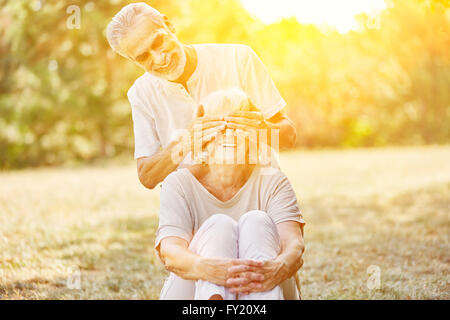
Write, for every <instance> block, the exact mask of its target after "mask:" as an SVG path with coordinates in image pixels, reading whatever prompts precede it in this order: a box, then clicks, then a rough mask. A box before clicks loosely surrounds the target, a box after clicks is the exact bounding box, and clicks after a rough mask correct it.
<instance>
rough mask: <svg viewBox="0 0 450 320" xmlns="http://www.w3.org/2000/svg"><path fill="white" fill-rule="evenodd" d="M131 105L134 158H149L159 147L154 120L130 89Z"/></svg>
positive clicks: (140, 99) (134, 90)
mask: <svg viewBox="0 0 450 320" xmlns="http://www.w3.org/2000/svg"><path fill="white" fill-rule="evenodd" d="M128 100H129V101H130V105H131V116H132V118H133V131H134V158H135V159H137V158H141V157H149V156H152V155H154V154H155V153H157V152H158V151H159V149H160V147H161V144H160V142H159V138H158V134H157V132H156V126H155V120H154V118H153V117H152V116H151V115H150V114H149V112H148V111H147V110H146V109H145V107H144V106H145V102H144V101H143V99H142V98H141V97H140V96H139V95H138V93H137V89H136V88H135V87H132V88H131V89H130V90H129V91H128Z"/></svg>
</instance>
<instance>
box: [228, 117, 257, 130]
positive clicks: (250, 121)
mask: <svg viewBox="0 0 450 320" xmlns="http://www.w3.org/2000/svg"><path fill="white" fill-rule="evenodd" d="M224 120H225V121H227V123H230V122H232V123H237V124H245V125H247V126H252V127H257V128H262V127H263V124H264V123H263V122H262V121H261V120H255V119H248V118H242V117H225V118H224Z"/></svg>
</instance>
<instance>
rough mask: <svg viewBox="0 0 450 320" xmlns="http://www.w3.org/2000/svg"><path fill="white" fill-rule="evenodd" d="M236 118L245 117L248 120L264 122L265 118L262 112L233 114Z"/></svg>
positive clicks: (238, 112) (237, 112)
mask: <svg viewBox="0 0 450 320" xmlns="http://www.w3.org/2000/svg"><path fill="white" fill-rule="evenodd" d="M231 115H232V116H235V117H243V118H248V119H256V120H264V116H263V115H262V113H261V112H260V111H242V110H241V111H236V112H233V113H232V114H231Z"/></svg>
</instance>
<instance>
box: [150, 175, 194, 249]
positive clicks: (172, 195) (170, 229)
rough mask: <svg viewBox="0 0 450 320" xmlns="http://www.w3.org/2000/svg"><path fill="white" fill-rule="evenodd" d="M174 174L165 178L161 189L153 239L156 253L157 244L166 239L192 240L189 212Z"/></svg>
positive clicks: (191, 223)
mask: <svg viewBox="0 0 450 320" xmlns="http://www.w3.org/2000/svg"><path fill="white" fill-rule="evenodd" d="M175 173H176V172H175ZM175 173H172V174H170V175H169V176H167V178H166V179H165V180H164V182H163V184H162V188H161V195H160V211H159V226H158V230H157V232H156V239H155V249H156V250H157V251H158V253H159V244H160V242H161V240H162V239H164V238H166V237H178V238H181V239H184V240H186V241H187V242H190V241H191V240H192V229H193V220H192V216H191V212H190V210H189V207H188V205H187V201H186V199H185V198H184V196H183V194H182V193H181V188H180V187H179V185H178V184H177V181H176V179H175V176H174V174H175Z"/></svg>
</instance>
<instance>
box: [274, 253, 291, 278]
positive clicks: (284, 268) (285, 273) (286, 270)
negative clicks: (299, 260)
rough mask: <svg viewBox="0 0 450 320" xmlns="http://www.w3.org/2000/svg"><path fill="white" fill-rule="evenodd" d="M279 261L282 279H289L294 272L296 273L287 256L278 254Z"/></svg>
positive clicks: (279, 271)
mask: <svg viewBox="0 0 450 320" xmlns="http://www.w3.org/2000/svg"><path fill="white" fill-rule="evenodd" d="M275 261H277V262H278V265H279V267H278V272H277V273H278V275H279V277H280V278H281V279H282V281H284V280H287V279H289V278H290V277H291V276H292V274H293V273H295V271H292V270H291V269H292V268H290V266H289V263H288V261H286V259H285V257H283V256H281V255H280V256H278V257H277V259H276V260H275Z"/></svg>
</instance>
